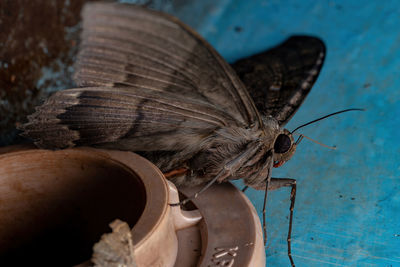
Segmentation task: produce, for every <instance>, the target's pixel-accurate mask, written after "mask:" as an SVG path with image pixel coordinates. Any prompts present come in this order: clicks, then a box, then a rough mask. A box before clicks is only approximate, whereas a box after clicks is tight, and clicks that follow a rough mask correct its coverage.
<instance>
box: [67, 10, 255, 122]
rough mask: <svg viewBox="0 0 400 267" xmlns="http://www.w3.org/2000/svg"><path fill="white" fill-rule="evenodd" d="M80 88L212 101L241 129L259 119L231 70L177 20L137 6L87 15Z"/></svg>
mask: <svg viewBox="0 0 400 267" xmlns="http://www.w3.org/2000/svg"><path fill="white" fill-rule="evenodd" d="M82 16H83V32H82V35H81V40H82V43H81V46H80V52H79V55H78V60H77V64H76V72H75V77H74V78H75V81H76V82H77V84H78V85H79V86H110V87H115V86H117V87H118V86H129V87H140V88H143V90H147V91H155V92H170V93H175V94H178V95H182V96H185V97H187V98H192V99H200V100H202V101H204V102H208V103H210V104H212V105H213V106H215V107H216V108H218V109H221V110H224V111H225V112H227V113H229V114H230V115H231V116H232V117H233V118H234V119H235V120H236V121H237V122H238V123H239V124H240V125H242V126H248V125H250V124H252V123H253V122H254V121H256V120H259V114H258V112H257V109H256V108H255V106H254V103H253V101H252V99H251V97H250V95H249V94H248V92H247V90H246V88H245V86H244V85H243V83H242V82H241V81H240V79H239V78H238V77H237V75H236V73H235V72H234V71H233V69H232V68H231V66H230V65H229V64H228V63H226V61H225V60H224V59H223V58H222V57H221V56H220V55H219V54H218V53H217V52H216V51H215V50H214V49H213V48H212V47H211V45H209V44H208V43H207V42H206V41H205V40H204V39H203V38H202V37H200V36H199V35H198V34H197V33H196V32H194V31H193V30H192V29H190V28H189V27H188V26H186V25H184V24H183V23H182V22H180V21H179V20H178V19H176V18H175V17H172V16H169V15H166V14H163V13H160V12H157V11H152V10H148V9H145V8H142V7H139V6H134V5H118V4H110V3H91V4H88V5H86V6H85V8H84V10H83V12H82Z"/></svg>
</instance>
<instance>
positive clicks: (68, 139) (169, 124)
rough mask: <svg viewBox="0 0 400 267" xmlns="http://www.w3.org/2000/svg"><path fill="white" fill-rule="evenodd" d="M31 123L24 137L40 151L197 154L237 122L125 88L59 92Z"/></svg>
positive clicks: (169, 97)
mask: <svg viewBox="0 0 400 267" xmlns="http://www.w3.org/2000/svg"><path fill="white" fill-rule="evenodd" d="M28 119H29V122H28V123H26V124H24V125H23V126H22V127H21V129H22V130H23V131H24V132H23V133H22V135H23V136H25V137H28V138H31V139H33V140H34V142H35V144H36V145H37V146H39V147H41V148H52V149H54V148H66V147H72V146H76V145H96V144H105V145H107V143H113V148H119V149H123V150H130V151H156V150H167V151H180V150H185V149H189V148H190V147H191V146H193V147H194V148H193V149H196V148H195V147H197V146H200V144H201V141H202V140H203V139H204V138H205V137H207V136H208V135H210V134H212V133H213V131H214V130H215V129H217V128H220V127H223V126H226V125H227V124H230V123H234V119H233V118H232V117H230V116H229V115H228V114H226V113H224V112H222V111H220V110H217V109H215V108H214V107H213V106H212V105H210V104H208V103H203V102H201V101H189V100H188V99H182V98H179V97H178V96H176V95H175V94H170V93H165V92H163V93H159V92H158V93H157V92H146V91H144V90H142V89H137V88H126V87H122V88H109V87H89V88H77V89H68V90H64V91H59V92H57V93H55V94H53V95H52V96H51V97H50V98H48V99H47V101H46V102H45V103H44V104H43V105H42V106H40V107H38V108H37V110H36V112H35V113H34V114H32V115H30V116H29V117H28Z"/></svg>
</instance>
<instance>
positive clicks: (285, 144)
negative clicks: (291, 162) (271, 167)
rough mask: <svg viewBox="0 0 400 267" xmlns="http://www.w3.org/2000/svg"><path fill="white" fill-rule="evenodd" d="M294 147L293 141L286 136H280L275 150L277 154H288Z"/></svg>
mask: <svg viewBox="0 0 400 267" xmlns="http://www.w3.org/2000/svg"><path fill="white" fill-rule="evenodd" d="M291 146H292V141H291V140H290V138H289V136H287V135H286V134H280V135H278V137H277V138H276V140H275V144H274V150H275V152H276V153H280V154H281V153H286V152H287V151H288V150H289V149H290V147H291Z"/></svg>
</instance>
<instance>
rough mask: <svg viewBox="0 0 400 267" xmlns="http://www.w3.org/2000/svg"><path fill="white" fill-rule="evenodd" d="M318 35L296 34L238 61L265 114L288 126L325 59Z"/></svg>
mask: <svg viewBox="0 0 400 267" xmlns="http://www.w3.org/2000/svg"><path fill="white" fill-rule="evenodd" d="M325 51H326V49H325V45H324V43H323V42H322V41H321V40H320V39H318V38H315V37H309V36H293V37H290V38H289V39H288V40H286V41H285V42H284V43H282V44H281V45H279V46H277V47H275V48H272V49H270V50H267V51H266V52H263V53H260V54H256V55H254V56H251V57H249V58H246V59H242V60H239V61H237V62H236V63H234V64H233V65H232V66H233V68H234V69H235V71H236V73H237V74H238V75H239V77H240V78H241V80H242V81H243V83H244V84H245V85H246V87H247V89H248V91H249V93H250V95H251V97H252V98H253V100H254V102H255V105H256V107H257V109H258V111H259V112H260V114H262V115H266V116H268V115H270V116H272V117H274V118H276V119H277V120H278V121H279V124H280V125H281V126H283V125H285V124H286V123H287V122H288V121H289V119H290V118H291V117H292V116H293V115H294V113H295V112H296V111H297V109H298V108H299V106H300V105H301V103H302V102H303V101H304V99H305V97H306V96H307V94H308V92H309V91H310V90H311V87H312V86H313V84H314V82H315V81H316V79H317V77H318V74H319V72H320V70H321V67H322V64H323V62H324V59H325V53H326V52H325Z"/></svg>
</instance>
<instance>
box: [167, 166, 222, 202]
mask: <svg viewBox="0 0 400 267" xmlns="http://www.w3.org/2000/svg"><path fill="white" fill-rule="evenodd" d="M223 171H224V170H222V171H220V172H219V173H218V174H217V175H216V176H215V177H214V178H213V179H212V180H210V181H209V182H208V183H207V184H206V185H205V186H204V187H203V188H202V189H200V191H198V192H197V193H195V194H194V195H191V196H190V197H188V198H186V199H184V200H182V201H179V202H178V203H170V204H169V205H170V206H173V207H174V206H182V205H185V204H186V203H188V202H189V201H190V200H192V199H195V198H197V197H198V196H199V195H200V194H201V193H203V192H204V191H206V190H207V189H208V188H209V187H210V186H212V185H213V184H214V183H215V182H216V181H217V180H218V178H220V177H221V175H222V174H223Z"/></svg>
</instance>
